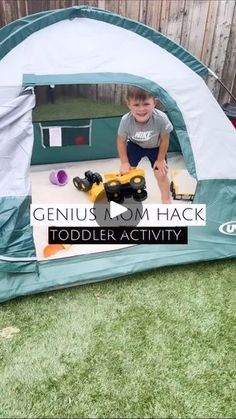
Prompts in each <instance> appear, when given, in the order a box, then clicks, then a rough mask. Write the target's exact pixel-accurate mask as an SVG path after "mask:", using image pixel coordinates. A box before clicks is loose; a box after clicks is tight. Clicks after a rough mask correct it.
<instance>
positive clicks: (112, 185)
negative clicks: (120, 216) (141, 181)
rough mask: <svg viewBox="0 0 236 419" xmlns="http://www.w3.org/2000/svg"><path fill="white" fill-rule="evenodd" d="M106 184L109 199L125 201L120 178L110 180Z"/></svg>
mask: <svg viewBox="0 0 236 419" xmlns="http://www.w3.org/2000/svg"><path fill="white" fill-rule="evenodd" d="M104 186H105V191H106V194H107V199H108V201H115V202H123V200H124V197H123V194H122V191H121V183H120V182H119V181H118V180H115V179H114V180H110V181H109V182H107V183H105V185H104Z"/></svg>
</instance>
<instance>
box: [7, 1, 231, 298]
mask: <svg viewBox="0 0 236 419" xmlns="http://www.w3.org/2000/svg"><path fill="white" fill-rule="evenodd" d="M0 46H1V49H0V71H1V80H0V89H1V95H0V160H1V164H0V170H1V178H0V185H1V187H0V194H1V197H0V199H1V218H0V220H1V221H0V235H1V242H0V300H1V301H5V300H7V299H10V298H14V297H17V296H21V295H27V294H32V293H37V292H42V291H47V290H52V289H58V288H62V287H67V286H75V285H79V284H83V283H88V282H93V281H101V280H105V279H109V278H114V277H120V276H122V275H126V274H130V273H134V272H139V271H143V270H147V269H152V268H156V267H160V266H168V265H177V264H183V263H189V262H197V261H202V260H214V259H221V258H232V257H235V256H236V246H235V244H236V243H235V240H236V164H235V162H236V131H235V128H234V127H233V125H232V123H231V122H230V121H229V119H228V118H227V116H226V115H225V113H224V111H223V110H222V109H221V107H220V106H219V104H218V103H217V101H216V100H215V98H214V97H213V95H212V94H211V92H210V91H209V89H208V87H207V86H206V83H205V77H206V75H207V74H208V69H207V67H205V66H204V65H203V64H202V63H201V62H200V61H199V60H197V59H196V58H195V57H193V56H192V55H191V54H190V53H189V52H187V51H186V50H185V49H183V48H182V47H181V46H179V45H177V44H176V43H174V42H173V41H171V40H170V39H168V38H167V37H165V36H163V35H162V34H160V33H159V32H157V31H156V30H154V29H152V28H150V27H147V26H146V25H143V24H141V23H139V22H135V21H132V20H130V19H126V18H124V17H122V16H119V15H116V14H114V13H110V12H108V11H105V10H102V9H97V8H93V7H88V6H74V7H71V8H68V9H58V10H50V11H45V12H40V13H37V14H35V15H31V16H27V17H25V18H22V19H20V20H18V21H16V22H12V23H11V24H9V25H7V26H5V27H3V28H2V29H1V30H0ZM101 46H102V47H101ZM58 51H60V53H59V52H58ZM140 57H142V59H140ZM147 63H151V65H150V64H149V65H147ZM72 84H76V85H84V84H87V85H88V84H90V85H98V84H106V85H107V84H109V85H123V86H127V85H132V86H136V87H139V88H141V89H144V90H146V91H148V92H150V93H151V94H152V95H153V96H155V97H158V100H159V102H160V104H161V105H162V106H163V108H164V110H165V112H166V114H167V116H168V118H169V120H170V121H171V123H172V125H173V127H174V129H173V132H172V133H171V138H170V146H169V150H168V165H169V178H170V182H171V192H172V197H173V203H172V205H173V206H175V204H177V203H178V204H179V203H181V205H185V204H186V202H187V203H188V206H189V205H195V204H204V205H206V225H204V226H191V227H188V243H187V244H167V245H166V244H142V243H139V244H137V245H133V244H132V245H120V244H112V245H110V244H105V245H103V244H99V245H97V244H78V245H77V244H73V245H72V246H64V247H62V246H59V247H58V249H57V250H58V251H56V252H53V253H52V254H51V255H50V254H45V252H44V249H45V248H46V247H47V245H48V236H47V230H48V228H47V226H40V227H38V226H32V225H31V223H30V204H31V203H33V204H34V205H38V206H39V207H40V206H42V205H51V204H53V205H61V204H68V205H77V204H87V203H89V202H91V194H90V193H89V192H90V191H87V192H86V191H84V190H83V188H77V187H76V185H77V186H78V184H76V181H75V180H74V179H77V178H79V179H85V178H86V175H85V173H86V172H88V171H90V172H92V173H95V174H99V175H101V176H102V180H103V177H104V176H105V174H107V173H110V172H119V165H120V163H119V159H118V158H117V150H116V135H117V129H118V126H119V122H120V118H121V116H115V117H106V116H104V117H100V118H91V117H90V116H89V114H88V116H87V117H86V118H83V119H81V118H79V116H78V118H76V119H70V120H68V119H67V120H66V119H58V120H56V121H55V120H54V121H49V120H42V121H37V122H33V121H32V111H33V109H34V108H35V104H36V101H37V95H35V93H34V89H35V88H37V87H39V86H50V85H54V86H57V85H72ZM137 169H138V168H137ZM140 169H143V170H144V173H145V181H146V188H145V190H146V193H147V196H145V203H148V204H149V203H150V204H158V205H161V201H160V194H159V192H158V188H157V184H156V180H155V178H154V176H153V172H152V169H151V166H150V163H149V162H148V161H147V160H145V159H143V160H142V161H141V163H140ZM79 182H80V181H79ZM86 182H87V180H86V181H84V184H86ZM95 183H97V186H99V182H95ZM100 183H102V184H103V182H100ZM82 184H83V182H82ZM95 186H96V185H95ZM78 189H80V190H78ZM139 190H141V188H139ZM141 192H142V193H143V191H141ZM118 202H121V201H118Z"/></svg>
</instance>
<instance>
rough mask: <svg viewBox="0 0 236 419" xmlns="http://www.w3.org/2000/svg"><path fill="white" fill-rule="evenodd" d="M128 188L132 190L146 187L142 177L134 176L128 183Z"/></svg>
mask: <svg viewBox="0 0 236 419" xmlns="http://www.w3.org/2000/svg"><path fill="white" fill-rule="evenodd" d="M129 183H130V186H131V188H132V189H133V190H135V191H137V190H138V189H144V188H145V186H146V183H145V179H144V177H143V176H134V177H132V178H131V179H130V181H129Z"/></svg>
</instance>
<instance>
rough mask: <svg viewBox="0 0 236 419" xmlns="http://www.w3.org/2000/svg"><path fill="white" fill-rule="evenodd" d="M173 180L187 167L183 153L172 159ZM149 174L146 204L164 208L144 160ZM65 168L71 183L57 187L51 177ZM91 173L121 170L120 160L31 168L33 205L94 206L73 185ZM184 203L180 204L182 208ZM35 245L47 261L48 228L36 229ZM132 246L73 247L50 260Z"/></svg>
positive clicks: (146, 171)
mask: <svg viewBox="0 0 236 419" xmlns="http://www.w3.org/2000/svg"><path fill="white" fill-rule="evenodd" d="M168 165H169V176H171V171H172V170H174V169H184V168H185V164H184V161H183V158H182V156H181V155H180V154H179V153H171V154H170V155H169V156H168ZM139 166H140V167H142V168H143V169H144V170H145V179H146V185H147V192H148V197H147V199H146V200H145V203H147V204H148V203H156V204H160V203H161V200H160V192H159V188H158V187H157V182H156V179H155V178H154V175H153V172H152V169H151V166H150V163H149V161H148V160H146V159H143V160H142V161H141V163H140V165H139ZM60 168H63V169H65V170H66V172H67V173H68V176H69V182H68V183H67V185H65V186H57V185H53V184H51V183H50V181H49V174H50V172H51V171H52V170H53V169H60ZM86 170H91V171H93V172H99V173H101V174H104V173H107V172H111V171H117V170H119V160H118V159H104V160H92V161H81V162H70V163H57V164H50V165H39V166H32V167H31V184H32V202H33V203H34V204H37V205H40V204H41V205H42V204H54V205H56V204H70V205H73V204H87V203H90V200H89V196H88V194H86V193H84V192H81V191H78V190H77V189H76V188H75V187H74V185H73V182H72V179H73V177H75V176H80V177H84V172H85V171H86ZM179 203H180V201H178V204H179ZM33 234H34V242H35V247H36V253H37V258H38V260H42V259H45V258H44V256H43V249H44V247H45V246H47V244H48V241H47V240H48V227H47V226H42V227H41V226H40V227H38V226H37V227H36V226H34V227H33ZM128 246H129V245H115V244H112V245H110V244H109V245H108V244H107V245H103V244H84V245H80V244H78V245H76V244H74V245H72V246H71V247H70V248H69V249H67V250H62V251H59V252H58V253H57V254H55V255H53V256H51V257H50V258H48V259H58V258H62V257H69V256H75V255H84V254H89V253H99V252H108V251H111V250H117V249H121V248H124V247H128Z"/></svg>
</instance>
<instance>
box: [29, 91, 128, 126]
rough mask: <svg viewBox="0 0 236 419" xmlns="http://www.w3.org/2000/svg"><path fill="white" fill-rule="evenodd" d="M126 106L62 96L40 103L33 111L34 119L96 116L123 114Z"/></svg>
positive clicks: (45, 119)
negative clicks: (49, 101) (46, 102)
mask: <svg viewBox="0 0 236 419" xmlns="http://www.w3.org/2000/svg"><path fill="white" fill-rule="evenodd" d="M126 112H127V107H126V106H123V105H117V104H112V103H107V102H101V101H95V100H90V99H87V98H79V99H77V98H71V97H63V98H61V99H58V100H57V101H56V102H55V103H54V104H50V103H49V104H46V105H40V106H38V107H36V108H35V109H34V111H33V120H34V121H49V120H56V119H58V120H61V119H79V118H96V117H104V116H115V115H123V114H124V113H126Z"/></svg>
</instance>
